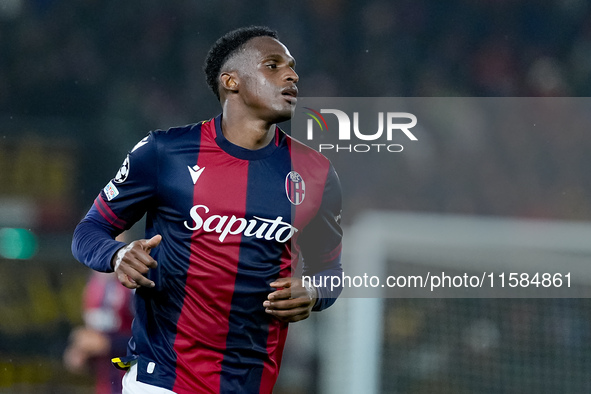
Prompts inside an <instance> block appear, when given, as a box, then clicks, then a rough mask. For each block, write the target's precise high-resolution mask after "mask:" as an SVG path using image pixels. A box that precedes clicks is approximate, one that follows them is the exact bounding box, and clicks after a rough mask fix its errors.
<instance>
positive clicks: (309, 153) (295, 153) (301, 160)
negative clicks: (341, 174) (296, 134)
mask: <svg viewBox="0 0 591 394" xmlns="http://www.w3.org/2000/svg"><path fill="white" fill-rule="evenodd" d="M285 138H286V142H287V145H288V146H289V150H290V154H291V160H292V162H293V163H298V164H300V165H303V164H306V165H307V166H310V167H316V168H327V169H328V168H329V167H331V163H330V160H328V159H327V158H326V156H324V155H323V154H322V153H320V152H318V151H316V150H314V149H312V148H310V147H309V146H308V145H306V144H304V143H303V142H301V141H299V140H297V139H295V138H293V137H292V136H290V135H287V134H285Z"/></svg>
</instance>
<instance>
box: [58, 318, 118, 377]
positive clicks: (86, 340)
mask: <svg viewBox="0 0 591 394" xmlns="http://www.w3.org/2000/svg"><path fill="white" fill-rule="evenodd" d="M110 349H111V340H110V339H109V337H108V336H107V335H105V334H103V333H101V332H99V331H96V330H93V329H90V328H86V327H78V328H76V329H75V330H74V331H72V334H70V344H69V345H68V347H67V349H66V351H65V352H64V365H65V366H66V369H67V370H68V371H70V372H72V373H82V372H84V370H85V369H86V367H88V360H89V359H91V358H92V357H97V356H104V355H107V354H108V353H109V350H110Z"/></svg>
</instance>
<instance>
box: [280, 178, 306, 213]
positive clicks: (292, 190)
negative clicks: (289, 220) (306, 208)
mask: <svg viewBox="0 0 591 394" xmlns="http://www.w3.org/2000/svg"><path fill="white" fill-rule="evenodd" d="M285 194H287V198H288V199H289V202H291V203H292V204H293V205H300V204H301V203H302V202H304V197H306V183H305V182H304V179H303V178H302V176H301V175H300V174H298V173H297V172H296V171H291V172H290V173H289V174H287V176H286V177H285Z"/></svg>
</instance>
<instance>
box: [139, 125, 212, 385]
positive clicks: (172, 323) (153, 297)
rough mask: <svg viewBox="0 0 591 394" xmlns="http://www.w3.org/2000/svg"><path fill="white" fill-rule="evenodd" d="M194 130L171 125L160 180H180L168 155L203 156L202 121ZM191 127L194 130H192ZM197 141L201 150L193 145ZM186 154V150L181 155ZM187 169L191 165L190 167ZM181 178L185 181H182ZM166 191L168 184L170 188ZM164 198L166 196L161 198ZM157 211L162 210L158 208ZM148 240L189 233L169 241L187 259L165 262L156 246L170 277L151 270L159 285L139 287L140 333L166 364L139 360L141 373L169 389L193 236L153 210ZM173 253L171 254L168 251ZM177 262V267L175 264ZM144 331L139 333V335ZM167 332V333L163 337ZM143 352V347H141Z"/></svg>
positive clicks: (192, 160) (188, 201)
mask: <svg viewBox="0 0 591 394" xmlns="http://www.w3.org/2000/svg"><path fill="white" fill-rule="evenodd" d="M186 127H187V129H188V130H182V129H183V128H178V129H171V130H169V131H167V132H165V133H162V134H160V135H159V138H162V139H163V140H164V139H167V140H168V141H166V142H163V143H160V146H164V147H166V152H160V153H159V160H160V162H161V163H160V164H161V165H160V171H161V172H160V173H159V174H158V179H159V181H160V182H163V181H165V180H168V181H171V180H172V182H177V178H178V167H176V166H174V165H171V163H167V164H165V163H164V162H165V161H166V160H168V159H172V160H178V158H179V157H180V158H182V159H181V160H182V161H185V160H186V163H187V165H191V166H193V165H195V164H197V160H198V156H199V149H198V148H199V146H200V144H201V135H202V133H201V124H195V125H192V126H186ZM189 128H190V129H189ZM195 144H197V149H195V148H193V147H194V146H195ZM181 152H186V153H184V154H183V153H181ZM185 168H186V166H185ZM186 177H187V178H188V182H186V181H185V182H183V183H182V185H183V187H187V188H190V189H191V191H190V192H187V193H178V194H175V195H174V198H175V199H177V201H178V203H179V205H180V206H182V207H184V208H182V211H184V212H189V211H190V209H191V207H192V206H193V198H194V185H193V183H192V182H191V181H190V179H189V172H188V171H187V172H186ZM178 182H180V180H178ZM164 189H166V188H164ZM159 198H163V197H162V196H159ZM154 209H157V208H154ZM146 229H147V230H146V238H147V239H149V238H151V237H153V236H154V235H156V234H166V233H168V234H170V235H171V236H172V235H180V234H187V235H186V237H187V239H183V240H180V241H179V242H175V241H171V242H170V243H169V244H168V247H170V248H175V247H177V248H179V249H178V250H175V252H174V255H177V256H179V255H180V256H182V258H179V259H176V260H175V261H174V262H172V261H163V260H161V258H164V256H165V255H166V254H167V253H166V252H164V251H163V250H162V246H159V247H158V248H156V249H154V251H153V253H152V254H153V257H154V259H155V260H156V261H158V263H159V265H160V266H159V267H162V266H164V265H166V272H167V274H168V275H167V277H166V278H162V276H161V274H162V270H161V269H156V270H150V272H149V276H148V277H149V278H150V279H152V280H153V281H154V282H155V283H156V287H155V288H153V289H149V288H145V287H140V288H139V289H137V291H136V295H137V296H136V297H135V299H136V311H137V315H136V320H137V321H134V331H133V334H134V337H135V338H136V340H137V342H138V343H139V344H141V345H142V346H146V347H148V348H149V350H147V351H146V352H145V353H146V354H147V355H151V356H152V357H160V358H161V359H162V360H165V362H161V363H158V362H157V360H149V359H146V358H142V357H140V358H139V361H138V374H142V381H143V382H145V383H148V384H152V385H155V386H159V387H163V388H166V389H168V390H173V387H174V384H175V380H176V375H177V372H176V362H177V357H176V353H175V352H174V351H173V347H172V346H171V345H172V344H174V341H175V337H176V334H177V323H178V320H179V318H180V316H181V311H182V308H183V301H184V299H185V295H186V291H185V285H186V281H187V271H188V269H189V265H190V256H191V251H190V244H191V240H190V236H191V234H190V233H188V232H187V231H186V229H185V228H184V227H183V224H182V222H180V221H172V220H170V218H167V217H165V214H164V213H162V212H155V211H151V212H148V215H147V222H146ZM168 253H170V252H168ZM173 263H174V265H173ZM148 316H155V320H157V321H158V324H159V326H157V325H156V323H155V321H148ZM155 330H158V332H159V333H158V334H156V332H155ZM138 334H139V335H138ZM161 334H164V335H165V336H161ZM138 350H141V349H138ZM150 361H156V362H157V370H155V372H154V373H153V374H148V373H146V370H147V367H148V363H149V362H150Z"/></svg>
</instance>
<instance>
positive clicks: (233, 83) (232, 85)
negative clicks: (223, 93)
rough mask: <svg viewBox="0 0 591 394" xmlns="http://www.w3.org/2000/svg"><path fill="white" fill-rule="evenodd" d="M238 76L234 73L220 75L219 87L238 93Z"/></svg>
mask: <svg viewBox="0 0 591 394" xmlns="http://www.w3.org/2000/svg"><path fill="white" fill-rule="evenodd" d="M238 85H239V80H238V75H236V73H235V72H231V71H230V72H223V73H221V75H220V87H221V88H222V89H223V90H227V91H230V92H237V91H238Z"/></svg>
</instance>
